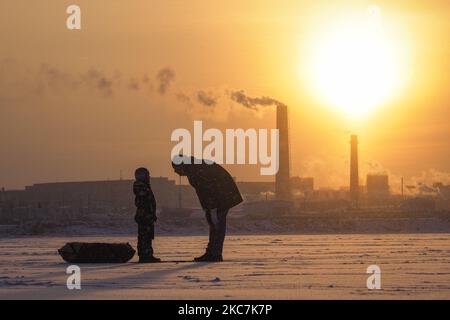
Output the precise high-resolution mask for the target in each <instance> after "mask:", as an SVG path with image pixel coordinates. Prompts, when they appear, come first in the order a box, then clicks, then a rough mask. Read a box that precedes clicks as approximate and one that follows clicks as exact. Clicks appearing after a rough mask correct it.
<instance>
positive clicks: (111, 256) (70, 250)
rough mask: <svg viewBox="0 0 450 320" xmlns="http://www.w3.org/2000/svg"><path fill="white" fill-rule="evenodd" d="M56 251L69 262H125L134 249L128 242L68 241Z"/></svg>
mask: <svg viewBox="0 0 450 320" xmlns="http://www.w3.org/2000/svg"><path fill="white" fill-rule="evenodd" d="M58 253H59V254H60V255H61V257H62V258H63V259H64V261H66V262H70V263H125V262H128V261H130V260H131V259H132V258H133V256H134V254H135V253H136V250H134V249H133V247H132V246H131V245H130V244H129V243H87V242H69V243H66V244H65V245H64V246H62V247H61V248H60V249H59V250H58Z"/></svg>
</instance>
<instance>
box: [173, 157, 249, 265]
mask: <svg viewBox="0 0 450 320" xmlns="http://www.w3.org/2000/svg"><path fill="white" fill-rule="evenodd" d="M197 162H199V163H197ZM172 167H173V169H174V171H175V172H176V173H177V174H179V175H180V176H186V177H187V178H188V180H189V184H190V185H191V186H192V187H194V189H195V191H196V193H197V196H198V199H199V201H200V204H201V206H202V208H203V210H204V211H205V216H206V220H207V221H208V225H209V242H208V246H207V248H206V252H205V254H203V255H202V256H200V257H197V258H194V261H197V262H200V261H208V262H220V261H223V256H222V251H223V243H224V240H225V234H226V223H227V220H226V219H227V214H228V211H229V209H231V208H232V207H234V206H236V205H238V204H239V203H241V202H242V201H243V200H242V196H241V193H240V192H239V189H238V187H237V185H236V183H235V182H234V179H233V178H232V177H231V175H230V174H229V173H228V171H226V170H225V169H224V168H222V167H221V166H220V165H218V164H217V163H215V162H212V161H209V160H199V159H195V158H194V157H188V156H183V155H179V156H175V157H174V158H173V159H172Z"/></svg>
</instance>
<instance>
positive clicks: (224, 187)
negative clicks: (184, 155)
mask: <svg viewBox="0 0 450 320" xmlns="http://www.w3.org/2000/svg"><path fill="white" fill-rule="evenodd" d="M182 166H183V167H184V170H185V172H186V175H187V178H188V180H189V183H190V185H191V186H192V187H194V189H195V191H196V193H197V196H198V199H199V201H200V204H201V206H202V208H203V209H224V210H226V209H230V208H232V207H234V206H236V205H238V204H239V203H241V202H242V201H243V199H242V196H241V193H240V192H239V189H238V187H237V185H236V183H235V182H234V179H233V178H232V177H231V175H230V174H229V173H228V171H226V170H225V169H224V168H222V167H221V166H220V165H218V164H216V163H212V164H207V163H202V164H182Z"/></svg>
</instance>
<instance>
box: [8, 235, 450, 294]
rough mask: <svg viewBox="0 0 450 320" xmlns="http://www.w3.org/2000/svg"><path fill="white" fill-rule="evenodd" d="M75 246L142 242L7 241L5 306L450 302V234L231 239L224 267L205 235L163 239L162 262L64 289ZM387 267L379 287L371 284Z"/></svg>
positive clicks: (91, 272) (112, 268) (103, 267)
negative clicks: (207, 251)
mask: <svg viewBox="0 0 450 320" xmlns="http://www.w3.org/2000/svg"><path fill="white" fill-rule="evenodd" d="M69 241H93V242H130V244H132V245H133V246H134V247H135V245H136V239H135V238H134V237H108V236H105V237H77V238H75V237H70V238H69V237H27V238H20V237H19V238H4V239H0V248H1V251H0V298H1V299H450V234H395V235H393V234H390V235H279V236H277V235H270V236H269V235H268V236H260V235H252V236H236V235H235V236H229V237H227V239H226V242H225V252H224V258H225V259H226V262H223V263H216V264H213V263H194V262H191V261H190V260H191V259H192V257H194V256H196V255H200V254H202V253H203V250H204V246H205V243H206V241H207V239H206V237H199V236H181V237H175V236H172V237H169V236H167V237H159V238H157V239H156V240H155V245H154V247H155V250H156V253H157V256H159V257H161V258H162V259H163V260H165V261H166V262H165V263H159V264H144V265H142V264H138V263H137V256H135V257H134V258H133V260H132V261H131V262H129V263H125V264H82V265H80V267H81V290H76V289H75V290H69V289H68V288H67V286H66V281H67V277H68V276H69V275H68V274H66V268H67V267H68V266H69V264H67V263H65V262H64V261H63V260H62V259H61V257H60V256H59V255H58V254H57V251H56V250H57V249H58V248H60V247H61V246H62V245H64V243H66V242H69ZM370 265H378V266H379V267H380V268H381V289H380V290H369V289H368V288H367V286H366V281H367V278H368V277H369V276H370V275H369V274H367V273H366V270H367V267H368V266H370Z"/></svg>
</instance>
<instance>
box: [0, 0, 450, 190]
mask: <svg viewBox="0 0 450 320" xmlns="http://www.w3.org/2000/svg"><path fill="white" fill-rule="evenodd" d="M70 4H77V5H79V6H80V7H81V14H82V29H81V30H73V31H69V30H67V28H66V18H67V16H68V15H67V14H66V12H65V11H66V8H67V6H68V5H70ZM370 4H376V5H378V6H379V8H380V9H381V12H382V16H383V24H384V27H385V28H386V29H387V32H388V33H389V34H391V35H393V37H394V39H395V40H396V42H397V46H398V48H401V49H402V56H401V57H402V61H401V64H402V68H403V69H402V70H403V71H402V75H401V78H402V82H401V87H400V88H399V89H397V90H396V92H395V94H393V95H392V96H391V97H390V99H387V100H386V101H385V102H384V103H383V104H382V105H380V106H379V107H378V108H376V109H375V110H373V111H372V112H370V114H367V115H365V116H363V117H360V118H357V119H354V118H353V119H350V118H348V117H347V116H346V115H345V114H343V113H342V112H341V111H340V110H338V109H336V108H332V107H330V106H329V105H327V103H326V102H325V101H324V100H323V99H322V98H321V97H320V96H318V95H317V93H315V92H313V91H312V90H311V88H310V83H311V79H310V78H309V76H308V71H307V70H308V68H309V63H310V61H311V57H313V56H314V54H315V50H316V45H317V43H320V41H321V39H322V37H324V35H325V36H326V34H327V33H330V32H332V31H333V26H334V24H333V23H334V22H335V21H337V20H339V19H345V17H346V16H347V15H358V14H361V15H364V14H365V11H366V8H367V6H368V5H370ZM0 21H1V28H0V41H1V50H0V147H1V157H0V186H4V187H6V188H19V187H23V186H24V185H27V184H31V183H36V182H48V181H70V180H93V179H106V178H109V179H115V178H118V177H119V172H120V170H122V172H123V176H124V177H125V178H128V177H131V175H132V172H133V171H134V168H136V167H137V166H141V165H145V166H148V167H149V168H150V171H151V172H152V174H153V175H156V176H160V175H161V176H170V177H172V178H173V177H174V175H173V173H172V169H171V166H170V162H169V158H170V150H171V148H172V146H173V145H174V143H172V142H171V141H170V134H171V132H172V130H174V129H176V128H182V127H184V128H188V129H190V128H192V121H193V120H204V126H205V127H217V128H220V129H225V128H240V127H241V128H272V127H273V126H274V123H275V113H274V108H273V107H265V108H261V109H260V110H259V111H254V110H250V109H248V108H245V107H243V106H241V105H239V104H237V103H235V102H233V101H232V100H231V99H230V92H233V91H236V90H243V91H244V92H245V93H246V94H248V95H249V96H252V97H261V96H265V97H271V98H274V99H276V100H278V101H281V102H283V103H285V104H286V105H288V107H289V114H290V139H291V149H292V150H291V159H292V163H291V170H292V174H293V175H301V176H314V177H315V178H316V181H317V185H318V186H326V185H331V186H334V187H336V186H341V185H346V184H347V179H348V178H347V177H348V168H347V167H348V158H349V144H348V142H349V134H350V132H354V133H357V134H358V135H359V139H360V157H361V158H360V165H361V169H362V175H363V174H365V173H367V172H381V171H386V172H389V173H390V175H391V184H392V185H393V186H395V185H396V184H398V179H399V177H400V176H402V175H403V176H405V177H407V178H408V179H409V180H417V179H422V178H423V179H426V180H427V181H428V182H429V181H431V180H433V179H434V180H436V179H438V180H442V181H444V182H449V180H450V178H449V174H448V172H450V162H449V161H448V159H449V156H450V151H449V150H450V140H449V138H450V128H449V126H448V121H449V120H448V119H449V116H450V108H449V106H450V90H449V88H450V73H449V72H450V59H449V57H450V2H449V1H446V0H442V1H438V0H434V1H420V3H418V2H412V1H406V0H405V1H377V2H369V1H343V0H342V1H329V0H315V1H301V0H295V1H290V0H289V1H288V0H273V1H272V0H266V1H261V0H257V1H256V0H255V1H245V0H227V1H206V0H205V1H200V0H192V1H172V0H165V1H149V0H142V1H141V0H128V1H119V0H94V1H92V0H91V1H82V0H77V1H52V0H40V1H29V0H14V1H13V0H4V1H2V2H1V3H0ZM161 70H163V75H164V74H165V76H166V77H165V78H164V79H165V80H166V82H165V83H161V78H158V77H157V75H158V73H159V72H160V71H161ZM164 70H165V71H164ZM164 72H165V73H164ZM161 85H162V86H163V87H161ZM229 169H230V170H231V172H232V174H233V175H234V176H237V178H238V180H260V179H262V178H261V177H260V176H259V175H258V173H259V166H254V167H252V166H230V167H229ZM265 179H267V178H265ZM361 182H362V183H364V179H362V181H361Z"/></svg>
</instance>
